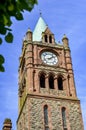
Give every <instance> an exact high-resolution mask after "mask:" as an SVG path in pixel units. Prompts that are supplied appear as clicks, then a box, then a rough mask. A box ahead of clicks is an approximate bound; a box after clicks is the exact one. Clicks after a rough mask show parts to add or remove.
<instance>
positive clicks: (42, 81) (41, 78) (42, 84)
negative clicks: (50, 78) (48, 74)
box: [40, 74, 45, 88]
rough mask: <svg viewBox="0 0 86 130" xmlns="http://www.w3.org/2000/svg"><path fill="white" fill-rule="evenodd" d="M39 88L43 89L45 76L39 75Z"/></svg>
mask: <svg viewBox="0 0 86 130" xmlns="http://www.w3.org/2000/svg"><path fill="white" fill-rule="evenodd" d="M40 87H41V88H45V75H44V74H41V76H40Z"/></svg>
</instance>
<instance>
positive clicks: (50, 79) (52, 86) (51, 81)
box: [49, 74, 54, 89]
mask: <svg viewBox="0 0 86 130" xmlns="http://www.w3.org/2000/svg"><path fill="white" fill-rule="evenodd" d="M49 88H50V89H54V75H53V74H50V75H49Z"/></svg>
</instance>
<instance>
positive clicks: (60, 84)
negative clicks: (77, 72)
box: [58, 77, 63, 90]
mask: <svg viewBox="0 0 86 130" xmlns="http://www.w3.org/2000/svg"><path fill="white" fill-rule="evenodd" d="M58 89H59V90H63V81H62V77H58Z"/></svg>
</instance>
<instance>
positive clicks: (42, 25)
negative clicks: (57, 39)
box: [33, 15, 47, 41]
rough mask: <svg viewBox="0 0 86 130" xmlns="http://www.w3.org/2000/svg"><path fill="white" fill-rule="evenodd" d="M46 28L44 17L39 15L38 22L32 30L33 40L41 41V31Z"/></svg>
mask: <svg viewBox="0 0 86 130" xmlns="http://www.w3.org/2000/svg"><path fill="white" fill-rule="evenodd" d="M46 28H47V24H46V23H45V21H44V19H43V18H42V17H41V15H40V17H39V19H38V22H37V24H36V26H35V29H34V31H33V41H41V38H42V32H44V31H45V30H46Z"/></svg>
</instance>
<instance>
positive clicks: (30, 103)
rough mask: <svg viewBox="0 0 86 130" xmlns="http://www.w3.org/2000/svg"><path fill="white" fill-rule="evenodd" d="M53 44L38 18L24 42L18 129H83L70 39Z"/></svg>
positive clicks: (46, 27) (64, 37)
mask: <svg viewBox="0 0 86 130" xmlns="http://www.w3.org/2000/svg"><path fill="white" fill-rule="evenodd" d="M62 43H63V44H59V43H56V41H55V37H54V34H53V33H52V32H51V30H50V29H49V27H48V26H47V25H46V23H45V21H44V20H43V18H42V17H41V16H40V17H39V19H38V22H37V24H36V27H35V29H34V31H33V32H32V31H31V30H30V29H28V31H27V33H26V36H25V38H24V40H23V46H22V53H21V56H20V65H19V115H18V119H17V130H84V127H83V121H82V113H81V108H80V101H79V99H78V98H77V95H76V88H75V83H74V73H73V68H72V60H71V51H70V48H69V40H68V38H67V37H66V35H64V36H63V38H62Z"/></svg>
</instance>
